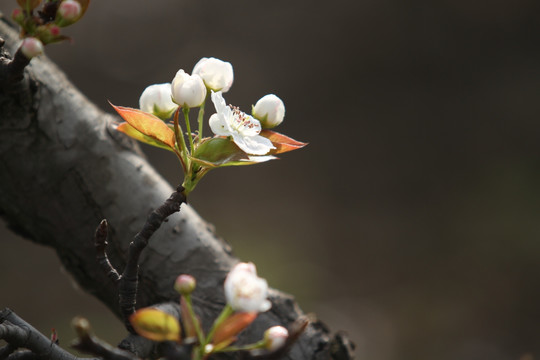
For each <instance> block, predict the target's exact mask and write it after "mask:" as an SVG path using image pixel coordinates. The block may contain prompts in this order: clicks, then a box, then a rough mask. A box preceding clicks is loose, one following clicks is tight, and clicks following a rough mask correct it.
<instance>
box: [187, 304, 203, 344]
mask: <svg viewBox="0 0 540 360" xmlns="http://www.w3.org/2000/svg"><path fill="white" fill-rule="evenodd" d="M184 299H185V300H186V306H187V308H188V312H189V316H190V317H191V321H192V322H193V326H194V327H195V332H196V333H197V339H198V340H199V344H203V343H204V334H203V332H202V330H201V326H200V324H199V320H198V319H197V316H196V315H195V311H193V304H192V303H191V295H189V294H186V295H184Z"/></svg>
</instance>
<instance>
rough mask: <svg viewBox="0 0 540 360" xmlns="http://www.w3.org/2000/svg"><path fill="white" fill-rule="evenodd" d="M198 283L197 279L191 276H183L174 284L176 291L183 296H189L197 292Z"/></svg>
mask: <svg viewBox="0 0 540 360" xmlns="http://www.w3.org/2000/svg"><path fill="white" fill-rule="evenodd" d="M196 285H197V282H196V281H195V278H194V277H193V276H191V275H186V274H182V275H180V276H179V277H177V278H176V281H175V282H174V289H175V290H176V291H178V292H179V293H180V294H181V295H189V294H191V293H192V292H193V290H195V286H196Z"/></svg>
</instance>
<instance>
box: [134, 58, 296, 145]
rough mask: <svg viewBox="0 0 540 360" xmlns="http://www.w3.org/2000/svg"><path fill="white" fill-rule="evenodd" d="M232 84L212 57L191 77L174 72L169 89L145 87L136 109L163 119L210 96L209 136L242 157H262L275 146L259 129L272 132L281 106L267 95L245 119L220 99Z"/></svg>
mask: <svg viewBox="0 0 540 360" xmlns="http://www.w3.org/2000/svg"><path fill="white" fill-rule="evenodd" d="M233 81H234V71H233V67H232V65H231V63H229V62H226V61H222V60H219V59H216V58H212V57H211V58H202V59H201V60H199V62H197V64H195V66H194V68H193V71H192V74H191V75H190V74H188V73H186V72H185V71H184V70H183V69H180V70H178V72H177V73H176V76H175V77H174V79H173V80H172V82H171V84H170V87H169V86H167V85H166V84H159V85H150V86H149V87H147V88H146V89H145V90H144V91H143V93H142V95H141V98H140V100H139V104H140V109H141V110H142V111H145V112H150V113H152V114H154V115H156V116H157V117H159V118H161V119H164V118H165V119H166V118H168V117H170V116H171V115H172V113H173V112H174V111H175V110H176V109H177V108H178V107H184V108H196V107H200V106H202V105H203V103H204V102H205V100H206V98H207V95H208V92H210V93H211V99H212V102H213V103H214V107H215V109H216V113H215V114H213V115H212V116H211V117H210V119H209V124H210V128H211V130H212V132H213V133H214V134H215V135H218V136H230V137H231V138H232V140H233V141H234V143H235V144H236V145H237V146H238V147H239V148H240V149H242V150H243V151H244V152H245V153H246V154H249V155H266V154H268V153H269V152H270V150H272V149H275V146H273V145H272V142H271V141H270V140H268V139H267V138H264V137H262V136H260V135H259V134H260V132H261V130H262V129H263V128H266V129H270V128H273V127H275V126H277V125H279V124H280V123H281V122H282V121H283V118H284V117H285V105H284V104H283V101H282V100H281V99H280V98H279V97H277V96H276V95H274V94H268V95H265V96H263V97H262V98H261V99H259V100H258V101H257V103H256V104H255V106H254V107H253V114H252V115H248V114H246V113H244V112H242V111H240V109H239V108H238V107H234V106H232V105H227V103H226V101H225V99H224V98H223V93H226V92H227V91H229V89H230V88H231V86H232V84H233ZM167 95H168V96H167ZM175 104H176V105H175ZM167 114H168V115H167Z"/></svg>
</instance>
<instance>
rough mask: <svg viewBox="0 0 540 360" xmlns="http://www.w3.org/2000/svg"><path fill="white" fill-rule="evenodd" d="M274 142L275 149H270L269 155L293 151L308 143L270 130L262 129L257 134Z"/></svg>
mask: <svg viewBox="0 0 540 360" xmlns="http://www.w3.org/2000/svg"><path fill="white" fill-rule="evenodd" d="M259 135H261V136H263V137H265V138H267V139H268V140H270V141H271V142H272V144H274V146H275V147H276V148H275V149H272V150H270V152H269V155H276V154H281V153H284V152H288V151H293V150H297V149H301V148H303V147H304V146H306V145H307V144H308V143H304V142H300V141H297V140H294V139H293V138H290V137H288V136H286V135H283V134H280V133H278V132H275V131H272V130H263V131H261V133H260V134H259Z"/></svg>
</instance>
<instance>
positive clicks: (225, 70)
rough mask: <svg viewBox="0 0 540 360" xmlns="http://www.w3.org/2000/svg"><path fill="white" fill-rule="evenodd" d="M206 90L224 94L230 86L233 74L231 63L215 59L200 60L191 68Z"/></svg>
mask: <svg viewBox="0 0 540 360" xmlns="http://www.w3.org/2000/svg"><path fill="white" fill-rule="evenodd" d="M195 74H197V75H199V76H200V77H201V78H202V79H203V81H204V84H205V85H206V87H207V88H209V89H211V90H214V91H221V92H222V93H226V92H227V91H229V89H230V88H231V86H232V83H233V80H234V72H233V67H232V65H231V63H229V62H226V61H223V60H219V59H216V58H213V57H211V58H202V59H201V60H199V62H198V63H197V64H196V65H195V67H194V68H193V75H195Z"/></svg>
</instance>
